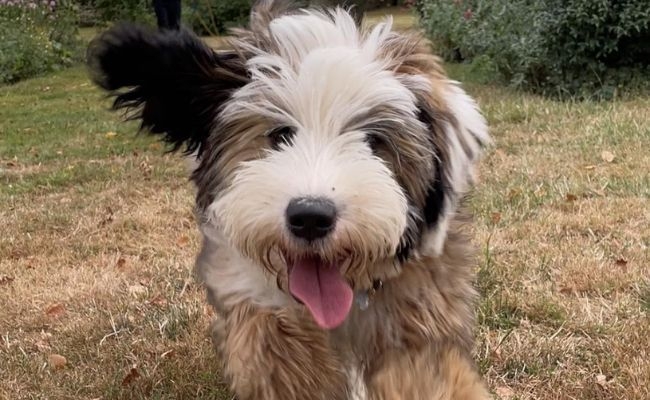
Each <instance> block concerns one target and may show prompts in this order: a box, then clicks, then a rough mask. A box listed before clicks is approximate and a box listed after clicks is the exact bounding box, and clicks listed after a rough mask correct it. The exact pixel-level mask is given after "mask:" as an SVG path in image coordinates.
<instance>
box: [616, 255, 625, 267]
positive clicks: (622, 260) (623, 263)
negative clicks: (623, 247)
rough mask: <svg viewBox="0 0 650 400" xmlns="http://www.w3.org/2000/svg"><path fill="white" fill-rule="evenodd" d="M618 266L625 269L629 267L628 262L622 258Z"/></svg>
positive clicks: (617, 263) (617, 261)
mask: <svg viewBox="0 0 650 400" xmlns="http://www.w3.org/2000/svg"><path fill="white" fill-rule="evenodd" d="M616 265H618V266H619V267H624V266H626V265H627V260H626V259H624V258H623V257H621V258H619V259H618V260H616Z"/></svg>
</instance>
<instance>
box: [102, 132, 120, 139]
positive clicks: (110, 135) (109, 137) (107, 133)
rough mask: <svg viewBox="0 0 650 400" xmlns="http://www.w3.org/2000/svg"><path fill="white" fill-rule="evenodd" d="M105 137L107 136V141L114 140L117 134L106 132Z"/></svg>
mask: <svg viewBox="0 0 650 400" xmlns="http://www.w3.org/2000/svg"><path fill="white" fill-rule="evenodd" d="M104 136H106V139H112V138H114V137H115V136H117V132H106V134H105V135H104Z"/></svg>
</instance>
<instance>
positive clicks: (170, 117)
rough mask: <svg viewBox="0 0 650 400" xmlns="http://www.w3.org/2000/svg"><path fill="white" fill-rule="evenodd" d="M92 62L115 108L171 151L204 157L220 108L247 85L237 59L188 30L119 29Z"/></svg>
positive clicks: (103, 38)
mask: <svg viewBox="0 0 650 400" xmlns="http://www.w3.org/2000/svg"><path fill="white" fill-rule="evenodd" d="M87 61H88V65H89V67H90V70H91V74H92V78H93V81H94V82H95V83H96V84H98V85H99V86H100V87H102V88H103V89H105V90H107V91H109V92H110V93H111V95H112V96H115V101H114V103H113V109H116V110H117V109H122V108H125V109H127V110H128V111H130V113H129V118H130V119H141V121H142V124H141V129H143V130H148V131H149V132H151V133H153V134H159V135H163V140H165V141H166V142H168V143H170V144H171V145H172V149H171V150H170V151H176V150H178V149H179V148H180V147H181V146H183V145H185V147H186V148H185V151H186V152H187V153H192V152H194V151H195V150H197V151H198V152H199V153H200V152H201V151H202V150H203V146H204V144H205V141H206V139H207V137H208V136H209V134H210V132H211V131H212V128H213V126H214V123H215V120H216V117H217V114H218V112H219V109H220V107H221V105H222V104H223V103H224V102H225V101H226V100H227V99H228V98H229V97H230V95H231V94H232V92H233V91H234V90H236V89H237V88H240V87H241V86H243V85H244V84H246V83H247V82H248V76H247V73H246V69H245V64H244V61H243V60H241V59H240V57H239V56H238V55H236V54H235V53H232V52H230V53H228V52H226V53H216V52H214V51H213V50H212V49H211V48H209V47H208V46H207V45H205V44H204V43H203V42H202V41H201V40H200V39H198V38H197V37H196V36H195V35H194V34H192V33H191V32H189V31H187V30H181V31H180V32H178V31H167V32H159V31H156V30H151V29H148V28H144V27H141V26H137V25H132V24H122V25H117V26H116V27H113V28H111V29H110V30H108V31H107V32H105V33H103V34H101V35H100V36H99V37H97V38H96V39H94V40H93V42H92V43H91V44H90V46H89V48H88V53H87Z"/></svg>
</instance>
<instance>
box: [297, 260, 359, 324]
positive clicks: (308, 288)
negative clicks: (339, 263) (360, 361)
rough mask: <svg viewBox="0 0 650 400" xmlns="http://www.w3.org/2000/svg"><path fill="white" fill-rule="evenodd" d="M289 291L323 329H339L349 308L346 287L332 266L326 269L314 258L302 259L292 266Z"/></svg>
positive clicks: (341, 277) (322, 263)
mask: <svg viewBox="0 0 650 400" xmlns="http://www.w3.org/2000/svg"><path fill="white" fill-rule="evenodd" d="M289 290H290V291H291V294H293V295H294V296H296V297H297V298H298V299H299V300H300V301H302V302H303V303H304V304H305V305H306V306H307V308H308V309H309V311H310V312H311V315H312V316H313V317H314V320H315V321H316V323H317V324H318V325H319V326H320V327H321V328H324V329H334V328H336V327H337V326H339V325H341V324H342V323H343V321H345V318H346V317H347V316H348V313H349V312H350V308H352V297H353V293H352V288H351V287H350V285H349V284H348V283H347V282H346V281H345V279H343V276H342V275H341V273H340V272H339V270H338V268H337V267H336V266H335V265H327V264H325V263H324V262H323V261H322V260H320V259H319V258H317V257H309V258H304V259H302V260H299V261H297V262H296V263H295V264H294V265H293V268H292V269H291V272H290V275H289Z"/></svg>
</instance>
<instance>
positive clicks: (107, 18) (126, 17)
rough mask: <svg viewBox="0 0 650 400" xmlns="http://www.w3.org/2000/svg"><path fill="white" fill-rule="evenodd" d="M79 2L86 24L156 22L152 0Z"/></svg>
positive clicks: (88, 0) (86, 0) (83, 21)
mask: <svg viewBox="0 0 650 400" xmlns="http://www.w3.org/2000/svg"><path fill="white" fill-rule="evenodd" d="M77 3H78V4H79V6H80V8H81V11H82V17H83V20H82V23H83V24H84V25H93V24H105V23H112V22H116V21H137V22H146V23H149V24H152V23H154V22H155V13H154V10H153V6H152V4H151V0H77Z"/></svg>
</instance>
